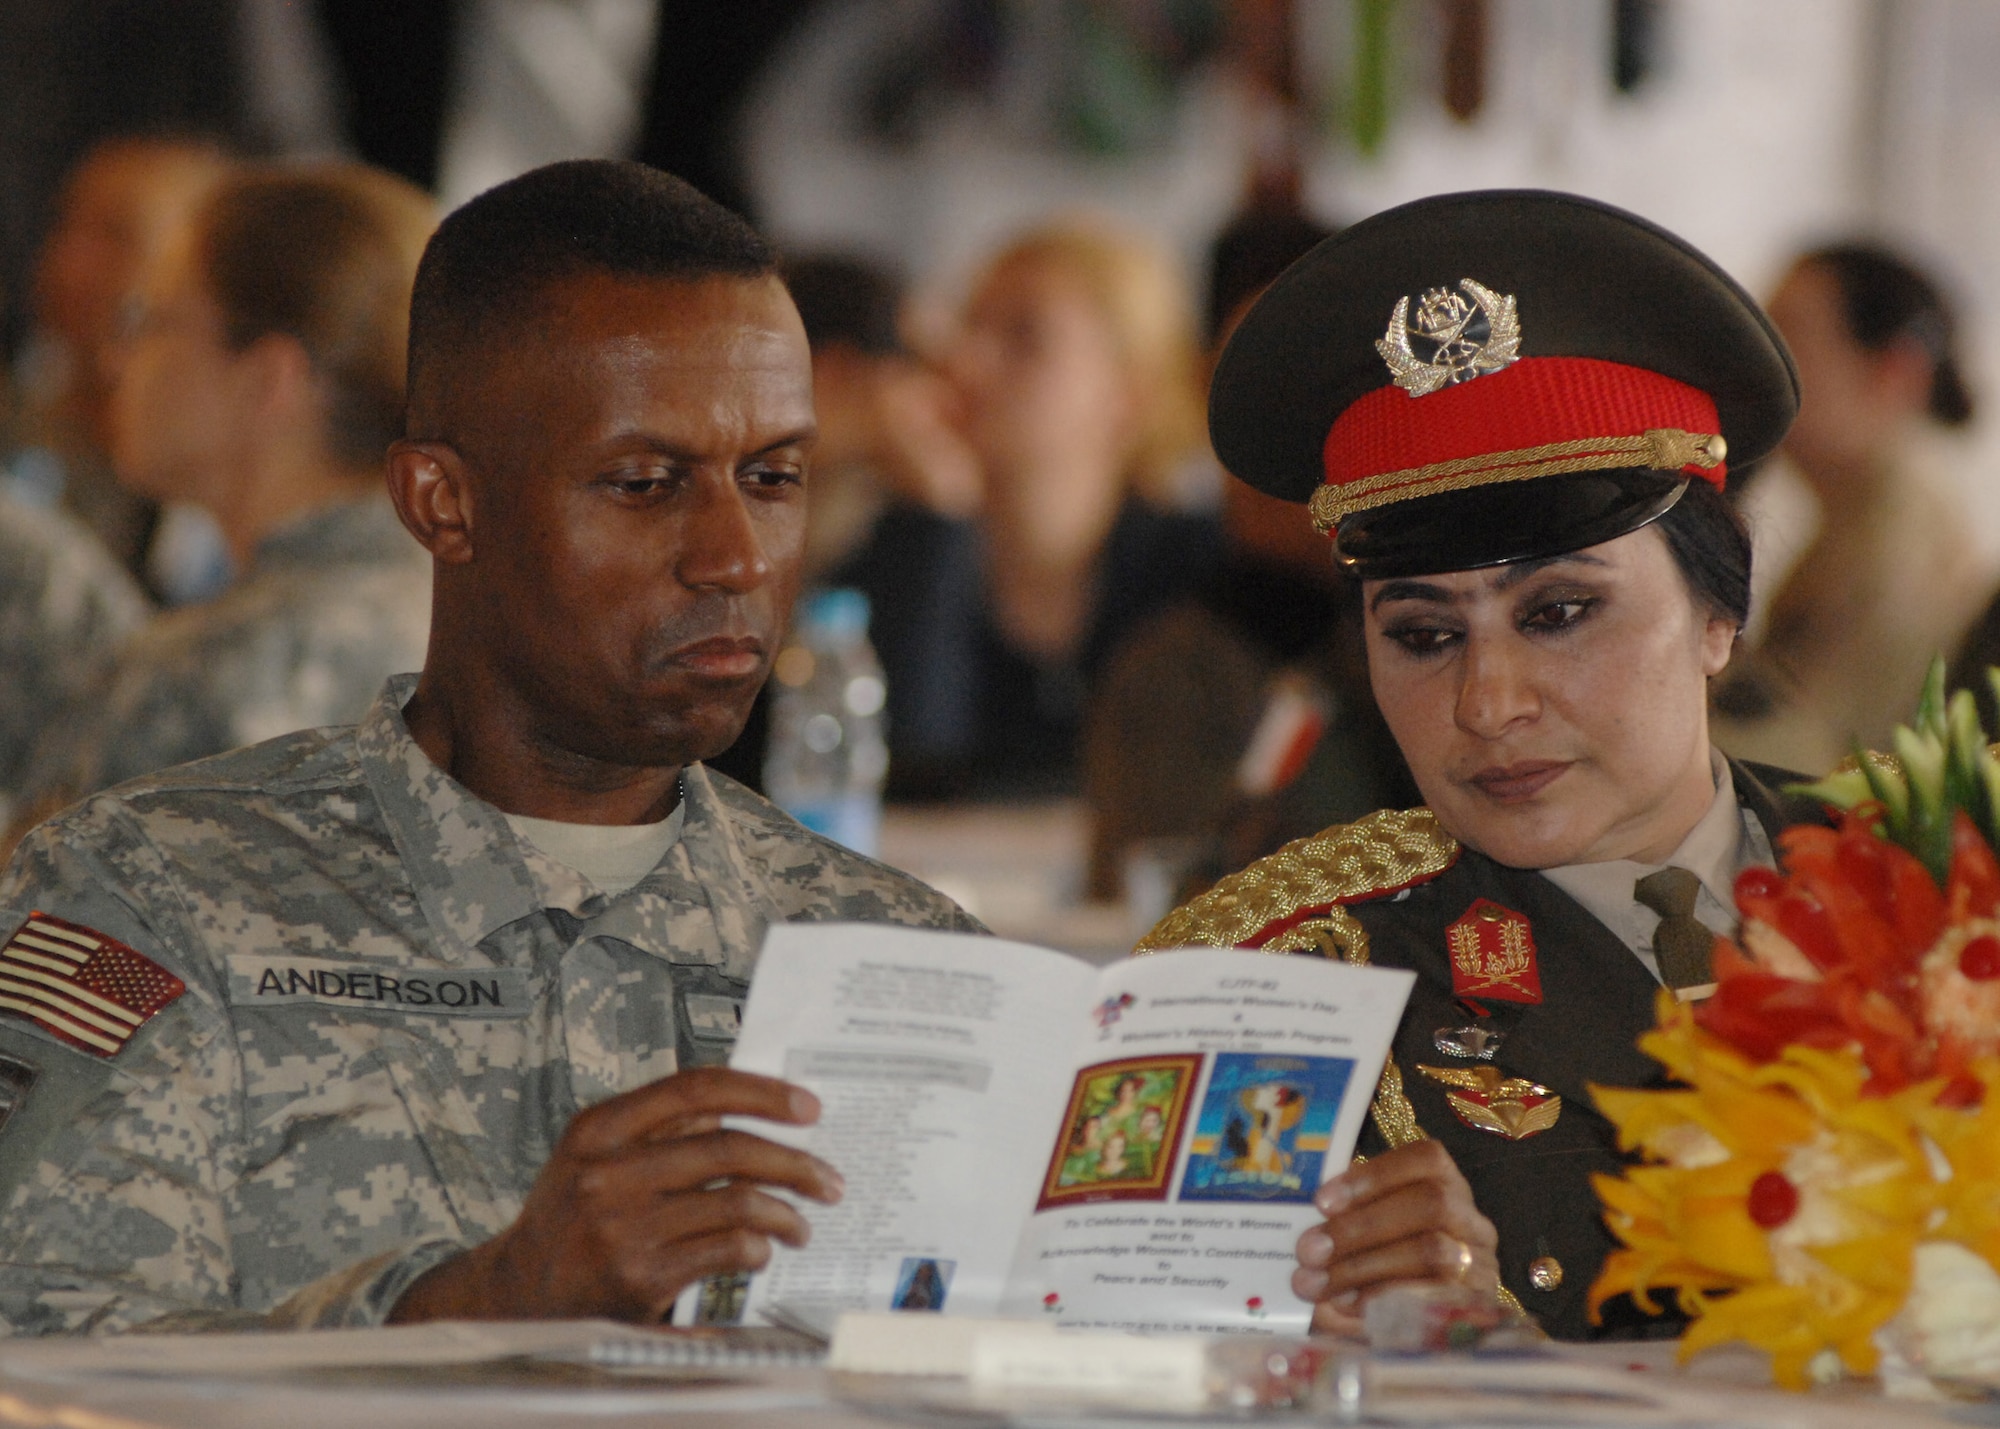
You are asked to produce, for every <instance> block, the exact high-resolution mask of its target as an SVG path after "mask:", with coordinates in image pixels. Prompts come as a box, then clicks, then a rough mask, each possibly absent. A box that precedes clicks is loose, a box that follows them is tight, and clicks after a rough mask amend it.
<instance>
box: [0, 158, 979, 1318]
mask: <svg viewBox="0 0 2000 1429" xmlns="http://www.w3.org/2000/svg"><path fill="white" fill-rule="evenodd" d="M415 314H416V316H415V319H414V321H413V332H412V352H413V361H412V394H413V395H412V402H411V416H410V426H411V432H412V436H411V438H410V439H408V440H405V441H402V442H399V443H397V444H396V446H395V447H394V448H392V451H391V456H390V464H389V467H390V487H391V491H392V493H393V494H394V495H395V497H396V500H397V505H398V509H399V511H400V512H401V514H402V516H403V518H404V520H405V522H406V524H408V526H409V527H410V529H411V530H412V531H413V532H414V533H415V534H416V535H417V537H418V538H419V540H421V541H422V542H423V544H424V545H425V546H426V548H427V549H429V550H430V552H431V553H432V555H433V557H434V559H435V561H436V581H435V583H434V598H433V639H432V643H431V649H430V653H429V655H428V657H427V660H426V664H425V668H424V671H423V673H422V675H421V676H419V677H417V678H415V679H411V678H407V677H405V678H401V679H397V680H392V681H391V682H389V684H388V685H387V687H386V688H385V690H384V692H383V694H382V696H381V698H380V699H379V700H378V701H377V703H376V705H375V706H374V708H373V709H372V710H371V711H370V712H369V714H368V715H367V717H366V718H365V719H364V720H363V722H362V723H361V724H360V725H359V726H358V727H357V728H354V729H351V730H331V731H316V732H309V733H298V734H293V735H290V736H287V737H284V738H280V739H277V740H273V741H269V742H267V743H265V744H262V745H259V746H256V747H254V748H251V749H247V750H241V751H237V752H235V753H231V754H226V755H222V756H220V757H217V758H212V759H208V760H205V761H202V762H199V763H196V764H192V765H187V766H184V767H182V768H180V769H177V770H174V771H171V772H169V773H167V774H163V775H160V776H156V777H154V778H151V779H148V780H144V781H140V782H136V783H132V784H128V785H126V786H124V787H123V788H122V789H119V790H114V791H112V792H110V793H107V794H102V795H99V796H96V797H95V798H93V799H91V800H89V801H88V802H86V803H84V804H82V805H79V806H77V807H75V808H73V809H71V810H69V811H67V812H66V813H64V814H62V815H61V816H59V817H58V818H57V819H55V820H53V821H52V822H50V823H48V824H45V825H43V826H42V827H41V828H40V829H38V830H36V831H35V832H34V833H33V834H31V835H30V836H29V838H28V840H27V842H26V843H25V844H24V845H23V847H22V849H21V851H20V853H19V854H18V855H17V857H16V860H15V862H14V864H13V865H12V867H11V869H10V870H9V871H8V872H7V873H6V874H5V875H4V877H0V905H5V907H6V908H7V909H10V910H11V911H10V912H6V913H4V914H0V917H4V919H5V922H4V924H3V925H0V926H4V927H5V928H8V929H13V930H14V931H13V934H12V937H11V939H10V940H9V942H8V943H7V945H6V947H5V949H4V950H3V951H0V1108H4V1111H5V1113H6V1115H7V1120H6V1121H5V1122H4V1124H0V1194H4V1198H5V1199H4V1212H0V1317H4V1319H5V1321H6V1323H7V1324H8V1325H9V1326H11V1327H12V1328H13V1330H14V1331H15V1332H17V1333H50V1332H66V1331H67V1332H74V1331H82V1330H100V1329H116V1328H122V1327H126V1326H130V1325H134V1324H139V1323H145V1322H148V1321H151V1322H154V1323H155V1326H156V1327H160V1326H163V1325H164V1326H175V1327H189V1328H191V1327H196V1326H212V1325H218V1324H238V1323H258V1324H269V1325H292V1326H334V1325H366V1324H375V1323H381V1322H383V1321H384V1320H415V1319H428V1318H439V1317H460V1318H462V1317H467V1316H495V1317H498V1316H517V1317H518V1316H542V1315H586V1314H612V1315H619V1316H624V1317H627V1318H632V1319H640V1320H645V1319H653V1320H657V1319H659V1318H661V1317H662V1316H663V1315H665V1314H666V1313H667V1312H668V1310H669V1308H670V1307H671V1305H672V1303H673V1300H674V1297H675V1296H676V1295H677V1294H678V1293H679V1291H680V1290H681V1289H682V1288H684V1287H685V1286H687V1285H689V1284H691V1283H693V1282H694V1281H696V1280H698V1279H700V1278H702V1277H704V1276H708V1275H712V1274H717V1273H728V1272H735V1271H742V1270H748V1269H754V1268H756V1267H757V1266H759V1265H761V1264H762V1263H763V1262H764V1260H765V1259H766V1258H767V1257H768V1255H769V1251H770V1244H771V1241H772V1240H774V1239H777V1240H785V1241H789V1242H792V1243H798V1242H800V1241H802V1240H803V1238H804V1236H805V1234H806V1227H805V1224H804V1222H803V1220H802V1218H800V1217H799V1215H798V1213H797V1211H796V1210H795V1209H794V1208H793V1207H792V1206H791V1205H789V1204H787V1203H786V1202H784V1201H782V1200H780V1199H779V1198H778V1197H776V1196H773V1195H771V1194H770V1193H769V1191H768V1190H767V1189H765V1188H767V1187H782V1188H785V1189H787V1190H789V1191H792V1192H794V1193H796V1194H798V1195H802V1196H806V1197H809V1198H815V1199H819V1200H832V1199H836V1198H837V1197H838V1195H839V1193H840V1180H839V1177H838V1174H837V1172H836V1171H835V1170H834V1169H833V1168H831V1167H828V1166H826V1165H824V1164H823V1163H821V1162H819V1161H818V1160H816V1159H815V1158H813V1157H811V1156H809V1155H807V1154H806V1153H804V1152H801V1151H797V1150H793V1149H791V1148H786V1147H781V1146H778V1145H777V1144H775V1143H773V1142H770V1141H767V1140H765V1139H763V1138H761V1137H758V1136H755V1135H754V1134H751V1133H750V1132H747V1131H741V1130H722V1129H721V1119H722V1118H723V1117H724V1116H756V1117H762V1118H765V1119H767V1120H776V1121H785V1122H793V1123H801V1122H806V1121H809V1120H811V1119H812V1117H813V1116H815V1115H816V1114H817V1112H816V1105H815V1103H814V1101H813V1099H812V1097H811V1096H810V1094H809V1093H807V1092H805V1091H804V1090H803V1089H801V1088H797V1087H793V1086H790V1085H788V1084H786V1083H783V1082H780V1081H776V1080H773V1079H770V1078H765V1077H756V1076H751V1075H749V1074H747V1073H741V1072H735V1071H731V1070H728V1069H727V1068H725V1067H722V1066H720V1065H717V1064H720V1063H722V1062H724V1061H725V1060H726V1056H727V1052H728V1049H729V1046H730V1043H731V1040H732V1038H733V1035H734V1030H735V1020H736V1015H737V1008H738V1006H739V1001H740V999H741V997H742V996H743V994H744V992H745V990H746V988H747V985H748V981H749V978H750V975H751V973H752V970H753V967H754V964H755V961H756V956H757V950H758V947H759V944H760V941H761V938H762V934H763V931H764V929H765V928H766V926H768V925H769V924H770V923H771V922H773V921H779V920H793V921H814V920H836V919H837V920H874V921H881V922H890V923H902V924H908V925H918V926H928V927H939V928H962V929H966V930H968V931H974V930H976V925H975V924H973V923H972V922H971V920H970V919H969V918H967V917H966V915H965V914H963V913H962V912H961V911H960V910H959V909H958V908H957V907H956V906H955V905H953V904H952V903H951V902H950V901H949V900H948V899H946V898H944V897H942V896H941V895H939V894H937V893H935V892H933V891H931V890H930V889H927V888H925V887H924V886H922V885H921V884H919V883H917V882H915V881H914V880H912V879H910V878H908V877H907V876H905V875H903V874H899V873H897V872H895V871H894V870H891V869H888V868H886V867H883V866H882V865H880V864H877V863H874V862H871V861H870V860H868V859H865V858H862V857H859V856H858V855H854V854H852V853H849V852H847V851H845V850H843V849H841V848H839V847H838V846H836V845H834V844H832V843H830V842H828V841H827V840H825V839H823V838H821V837H819V836H817V835H815V834H812V833H810V832H808V831H806V830H805V829H803V828H802V827H800V826H799V825H798V824H796V823H795V822H793V821H792V820H790V819H789V818H787V817H786V816H785V815H783V814H782V813H780V812H778V811H777V810H776V809H774V808H773V807H772V806H770V805H769V804H767V803H765V802H764V801H763V800H762V799H760V798H758V797H757V796H755V795H753V794H751V793H749V792H748V791H746V790H744V789H743V788H741V787H740V786H738V785H735V784H733V783H731V782H730V781H728V780H726V779H723V778H721V777H720V776H716V775H711V774H709V773H708V772H707V771H706V770H705V769H704V768H703V767H702V766H701V765H700V764H699V763H698V762H696V761H697V760H698V759H699V758H702V757H706V756H708V755H712V754H713V753H715V752H716V751H718V750H720V749H722V748H724V747H726V746H727V745H728V744H729V743H730V741H731V740H732V739H734V737H735V735H736V733H737V731H738V730H739V729H740V728H741V725H742V722H743V720H744V718H745V716H746V715H747V712H748V710H749V706H750V703H751V701H752V700H753V699H754V697H755V694H756V691H757V689H758V688H759V687H760V686H761V684H762V682H763V679H764V676H765V674H766V673H767V670H768V665H769V656H770V654H771V653H772V652H774V651H775V649H776V648H777V645H778V640H779V637H780V635H781V633H782V626H783V621H784V617H785V614H786V612H788V611H789V609H790V605H791V601H792V599H793V597H794V596H795V594H796V592H797V587H798V580H799V574H798V573H799V568H800V564H801V561H802V557H803V550H804V531H805V523H804V490H803V476H804V466H805V455H806V452H807V450H808V449H809V446H810V441H811V430H812V411H811V399H810V391H811V389H810V362H809V357H808V354H807V349H806V344H805V338H804V333H803V330H802V328H801V327H800V324H799V321H798V318H797V315H796V312H795V311H794V310H793V309H792V307H791V304H790V300H789V298H788V297H787V296H786V295H785V292H784V289H783V287H782V285H781V283H780V282H779V281H778V279H777V278H776V277H775V276H774V274H773V269H772V259H771V254H770V252H769V250H768V249H767V248H766V247H765V246H764V245H763V244H762V242H761V241H760V240H759V239H758V238H757V237H756V235H755V234H754V233H752V232H751V231H750V230H749V229H748V228H747V227H746V226H745V225H743V223H742V222H741V220H739V219H736V218H735V217H734V216H733V215H730V214H728V213H727V212H726V211H725V210H722V209H720V208H718V207H717V206H716V205H714V204H712V203H710V202H709V201H708V200H706V199H704V198H702V197H701V196H700V195H699V194H697V193H695V192H694V191H693V190H692V189H689V188H688V187H687V186H685V185H682V184H680V183H679V182H678V181H677V180H673V179H670V178H668V177H666V176H665V175H661V174H659V173H657V172H655V171H651V170H646V169H643V168H641V167H640V166H637V165H629V164H620V163H611V162H597V161H591V162H581V163H575V164H563V165H555V166H551V167H550V168H548V169H543V170H538V171H536V172H535V173H532V174H529V175H527V176H524V177H523V178H521V179H518V180H515V181H514V182H513V183H511V184H508V185H503V186H502V187H501V188H499V189H496V190H493V191H491V192H489V193H488V194H486V195H483V196H482V197H481V198H479V199H477V200H475V201H474V202H473V203H472V204H470V205H468V206H467V207H466V208H465V209H462V210H460V211H459V213H457V214H456V215H454V216H453V217H452V218H451V219H449V220H447V221H446V223H445V225H444V226H443V227H442V228H441V229H440V230H439V233H438V236H437V238H436V239H435V240H434V241H433V243H432V245H431V248H430V250H429V252H428V253H427V255H426V257H425V260H424V270H423V273H422V275H420V277H419V280H418V285H417V296H416V300H415ZM585 834H587V835H589V836H590V837H591V838H593V839H598V838H603V837H606V836H610V837H615V838H620V839H622V838H624V837H625V836H626V835H628V834H629V835H633V836H635V837H636V838H638V839H640V840H642V841H643V840H656V842H655V843H654V844H653V845H652V846H653V847H657V848H659V849H660V850H661V852H660V853H659V855H658V857H657V859H656V861H655V862H654V863H653V864H652V866H651V868H650V871H649V872H645V873H643V874H641V875H639V876H638V877H637V881H636V883H630V884H629V886H627V884H628V883H629V879H627V878H624V877H617V878H614V877H612V876H610V875H609V874H608V873H606V872H605V871H604V866H603V864H602V861H600V860H597V859H596V858H595V857H594V856H589V857H586V856H584V855H582V854H580V853H578V852H575V851H574V849H575V848H576V847H579V846H580V845H581V843H583V842H587V840H583V839H580V838H579V837H578V836H579V835H585ZM551 847H554V848H558V849H565V848H568V849H571V850H572V851H571V852H568V853H565V854H564V855H563V856H561V857H557V856H552V855H551V854H550V853H549V852H547V851H546V850H547V849H549V848H551ZM30 910H41V911H40V912H39V913H33V914H32V915H31V912H30Z"/></svg>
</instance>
